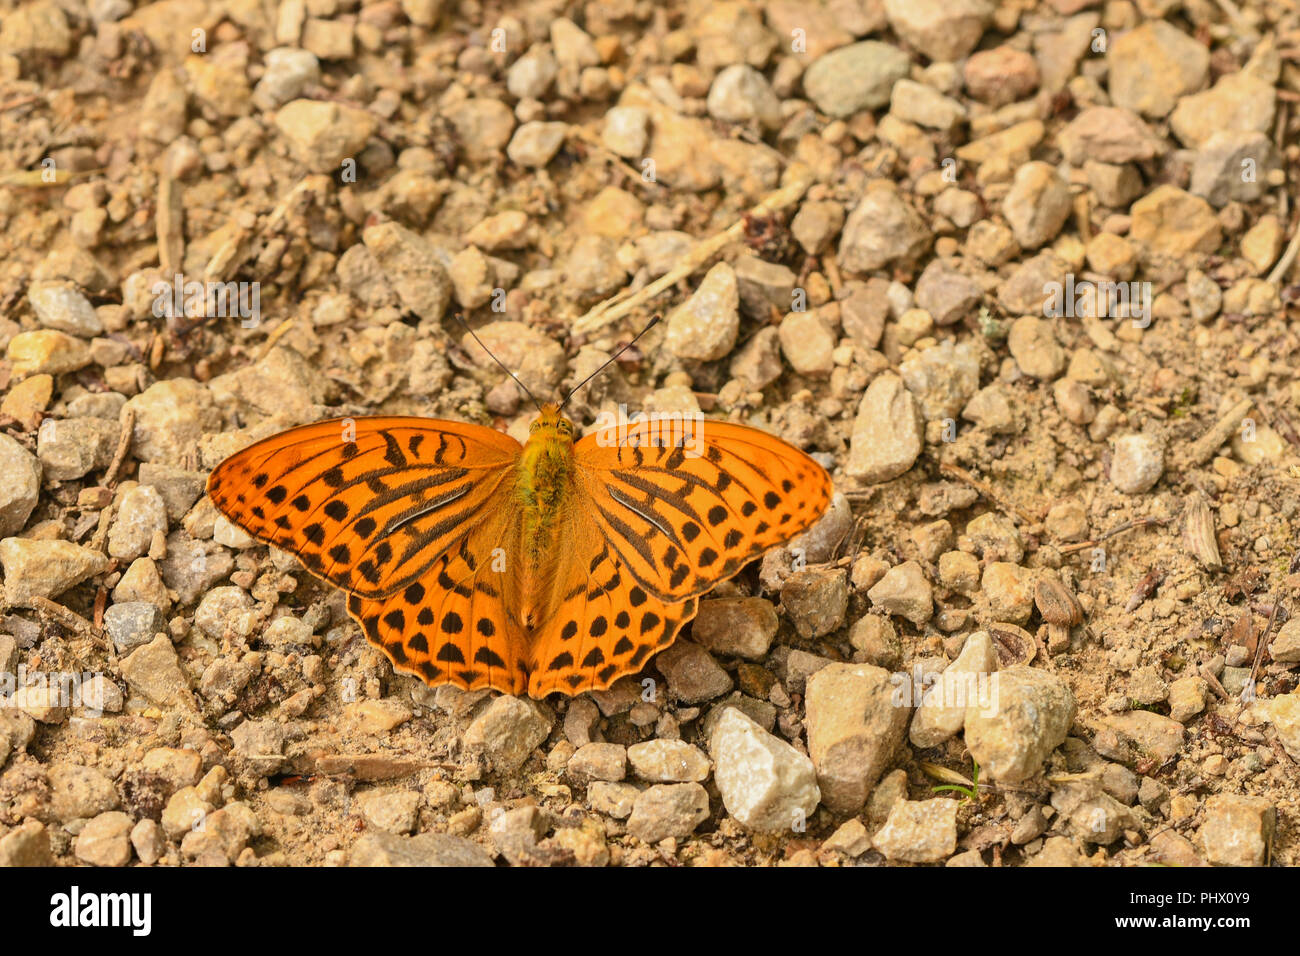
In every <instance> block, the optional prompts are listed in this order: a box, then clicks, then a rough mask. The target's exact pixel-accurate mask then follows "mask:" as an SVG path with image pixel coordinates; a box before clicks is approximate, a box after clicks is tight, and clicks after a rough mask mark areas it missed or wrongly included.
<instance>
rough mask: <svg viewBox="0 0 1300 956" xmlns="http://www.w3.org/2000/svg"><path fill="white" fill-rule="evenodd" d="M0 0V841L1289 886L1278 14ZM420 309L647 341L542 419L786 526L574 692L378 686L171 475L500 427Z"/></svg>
mask: <svg viewBox="0 0 1300 956" xmlns="http://www.w3.org/2000/svg"><path fill="white" fill-rule="evenodd" d="M0 10H2V11H3V13H2V15H0V225H2V226H3V232H2V233H0V236H2V238H0V242H3V243H4V250H3V257H2V260H0V261H2V263H3V265H2V266H0V349H3V350H4V355H5V357H4V360H3V362H0V389H3V399H2V400H0V432H2V434H0V566H2V567H3V576H4V599H5V607H4V609H3V612H2V614H0V632H2V633H0V678H2V679H3V681H4V683H3V684H0V703H3V704H5V705H6V706H3V707H0V865H30V864H48V863H51V862H55V863H58V864H66V865H75V864H91V865H96V866H132V865H142V864H143V865H162V866H180V865H228V864H234V865H239V866H274V865H284V864H306V865H344V864H350V865H385V864H397V863H416V864H451V865H491V864H493V863H508V864H511V865H564V864H578V865H595V866H603V865H623V866H638V865H639V866H644V865H714V864H739V865H776V864H783V865H826V866H844V865H867V866H880V865H910V864H943V865H949V866H1019V865H1030V866H1041V865H1071V866H1100V865H1106V866H1141V865H1149V864H1152V863H1163V864H1171V865H1204V864H1212V865H1251V866H1263V865H1270V864H1271V865H1278V864H1282V865H1292V864H1295V863H1297V862H1300V831H1298V829H1297V823H1298V822H1300V789H1298V788H1297V779H1298V778H1297V761H1300V691H1297V689H1296V687H1297V672H1296V669H1297V667H1300V614H1296V611H1297V610H1300V605H1298V604H1297V602H1296V600H1295V598H1296V592H1297V590H1298V589H1300V559H1297V558H1296V557H1294V556H1295V555H1296V554H1297V535H1296V531H1297V525H1298V524H1300V515H1298V514H1297V509H1298V505H1300V501H1298V499H1297V496H1296V490H1297V485H1296V483H1297V478H1300V458H1297V449H1298V448H1300V426H1297V424H1296V423H1297V422H1300V387H1298V386H1297V385H1296V382H1295V378H1294V374H1293V368H1294V364H1295V361H1296V355H1295V353H1296V351H1297V348H1300V337H1297V334H1296V332H1295V331H1294V330H1293V328H1292V326H1291V325H1290V323H1289V321H1288V319H1289V318H1293V317H1294V316H1295V314H1296V311H1297V302H1300V285H1297V284H1296V283H1297V282H1300V271H1297V269H1296V268H1295V267H1294V262H1295V258H1296V255H1295V254H1296V251H1297V248H1298V247H1300V242H1297V241H1296V240H1295V238H1294V237H1295V236H1296V235H1297V232H1296V226H1295V222H1296V218H1297V215H1296V213H1297V210H1296V209H1295V208H1294V205H1295V202H1294V198H1293V188H1292V186H1291V183H1292V182H1293V181H1294V180H1293V177H1294V167H1295V164H1296V161H1297V159H1298V158H1300V148H1298V147H1297V146H1296V145H1295V133H1296V130H1297V127H1300V117H1298V115H1297V114H1298V113H1300V109H1298V108H1297V106H1298V104H1300V15H1298V14H1297V12H1296V10H1295V8H1294V4H1290V3H1275V4H1262V3H1258V2H1255V0H1238V2H1237V3H1229V2H1224V0H1220V2H1211V0H1185V2H1179V0H1137V2H1128V0H1110V2H1106V3H1104V4H1103V3H1098V2H1096V0H1048V2H1042V3H1040V2H1035V0H1018V2H1004V3H999V4H996V5H994V4H993V3H991V2H988V0H827V2H825V3H818V2H797V0H756V2H752V3H751V2H730V0H727V2H715V3H702V2H671V3H668V4H665V5H661V4H655V3H650V2H648V0H602V2H590V3H563V2H537V3H529V4H504V5H502V4H491V5H488V4H482V3H478V2H464V3H451V2H447V3H444V2H441V0H400V2H399V0H376V2H365V3H360V2H358V0H311V2H306V3H305V2H303V0H284V2H281V3H278V4H276V3H270V2H262V3H258V2H254V0H229V2H208V0H163V2H159V3H152V4H147V5H146V4H140V5H134V4H133V3H132V0H90V2H89V3H86V2H83V0H57V2H50V0H37V2H33V3H23V4H14V3H12V2H11V0H6V2H3V3H0ZM457 312H460V313H463V314H464V315H465V317H466V320H467V321H468V322H469V323H470V325H471V326H472V327H474V328H475V329H476V330H477V331H478V333H479V335H480V336H481V337H482V339H483V340H484V341H485V342H486V343H487V344H488V345H489V347H490V348H491V349H492V350H493V352H494V353H495V354H496V355H497V356H498V357H499V358H500V359H501V360H502V361H503V362H504V363H505V364H506V365H508V366H509V367H511V368H512V369H515V370H516V371H517V372H518V373H519V375H520V377H521V378H522V379H523V380H524V381H525V382H526V383H527V384H528V386H529V387H530V388H531V389H532V390H533V391H535V392H538V393H539V394H543V395H553V394H555V393H556V392H557V391H559V390H560V389H561V388H562V387H563V386H564V385H566V384H569V385H571V384H573V383H575V382H577V381H578V380H580V379H581V378H582V377H583V376H585V375H586V374H587V373H589V372H590V371H592V370H593V369H595V368H596V367H597V366H598V365H599V364H600V363H601V362H603V361H604V360H605V359H606V358H608V356H609V355H610V354H611V353H612V351H613V350H614V349H615V348H616V347H617V346H618V345H619V344H621V343H622V342H625V341H627V339H628V338H629V337H630V335H631V334H633V333H634V332H635V331H636V330H638V329H639V328H641V327H642V326H643V325H644V323H645V321H646V320H647V318H648V317H649V316H650V315H652V314H654V313H656V312H662V313H663V314H664V315H665V317H666V321H665V322H664V323H663V324H662V325H661V326H660V327H659V328H656V329H654V330H653V331H652V332H651V333H650V334H649V335H647V336H646V338H645V339H643V340H642V342H641V343H639V344H638V346H637V347H636V349H635V350H634V351H632V352H629V353H627V354H625V355H624V356H623V357H622V358H621V359H620V360H619V362H618V363H617V365H616V366H615V367H614V368H612V369H611V370H609V371H608V372H606V373H605V374H604V375H603V376H602V377H601V378H599V379H598V380H597V381H596V382H594V383H593V384H592V385H591V386H589V387H588V389H586V390H585V391H584V392H582V393H581V394H580V396H579V397H578V399H577V400H575V404H574V406H573V408H572V411H573V414H574V417H575V420H576V421H577V423H578V425H579V426H580V427H585V426H589V425H590V424H591V423H592V422H593V421H594V420H595V418H596V416H597V415H598V414H600V413H601V412H604V411H611V410H613V409H616V408H617V406H618V405H619V404H620V403H623V404H627V405H628V406H629V407H630V408H631V409H633V410H638V409H647V410H654V411H662V412H678V411H684V412H696V411H702V412H703V413H705V414H707V415H711V416H717V417H727V418H731V419H734V420H738V421H746V422H750V423H753V424H757V425H760V426H762V427H764V428H766V429H768V430H769V431H772V432H773V433H775V434H778V435H781V436H782V437H784V438H785V439H786V440H788V441H790V442H791V443H793V444H796V445H798V446H800V447H802V448H804V449H806V450H808V451H809V452H811V453H813V454H814V455H815V456H816V457H818V459H819V460H820V461H822V463H823V464H825V465H826V466H827V468H828V470H830V471H831V473H832V475H833V477H834V481H835V487H836V490H837V492H838V494H837V497H836V499H835V502H834V504H833V506H832V508H831V509H830V511H829V512H828V513H827V515H826V517H825V518H824V519H823V520H822V522H821V523H820V524H819V525H818V526H816V527H815V528H814V529H812V530H811V531H810V532H809V533H808V534H807V535H806V536H805V537H804V539H803V540H801V541H800V542H798V546H797V548H796V550H793V551H792V550H789V549H783V550H780V551H777V552H774V553H771V554H769V555H768V556H767V557H765V558H764V559H763V560H762V561H761V562H759V563H756V564H754V565H753V566H751V567H750V568H749V569H747V570H746V571H745V572H744V573H742V574H741V575H740V576H739V577H737V578H736V579H734V580H733V581H731V582H728V583H726V584H724V585H721V586H719V587H718V588H717V589H716V590H715V591H714V592H713V593H712V594H711V595H710V596H709V597H708V598H707V599H706V600H704V601H703V602H702V603H701V607H700V613H699V617H698V619H697V620H696V621H695V623H694V624H693V626H692V627H690V628H689V629H688V630H687V631H686V632H685V636H684V637H682V638H680V639H679V640H678V642H677V643H676V644H675V645H674V646H673V647H671V648H669V649H668V650H666V651H665V652H663V653H662V654H660V655H659V656H658V657H656V658H655V659H654V660H653V661H652V662H651V663H650V665H649V666H648V667H647V669H646V670H645V672H644V673H643V674H642V675H640V677H639V678H638V679H635V680H634V679H625V680H623V681H621V682H620V683H618V684H616V685H615V686H614V687H613V688H611V689H610V690H609V691H605V692H600V693H593V694H585V695H582V696H580V697H577V698H574V699H571V700H570V699H566V698H562V697H559V696H552V697H551V698H549V699H547V700H545V701H531V700H526V699H517V698H512V697H502V696H499V695H495V694H491V693H487V692H478V693H466V692H463V691H458V690H456V689H454V688H449V687H440V688H436V689H431V688H428V687H425V686H424V685H423V684H420V683H419V682H417V681H415V680H414V679H412V678H410V677H407V676H395V675H394V674H393V672H392V670H391V668H390V666H389V665H388V663H387V661H386V660H385V659H384V658H383V657H382V655H381V654H380V653H379V652H378V651H377V650H375V649H374V648H372V647H370V646H369V645H367V643H366V642H365V640H364V638H363V637H362V635H361V634H360V632H359V630H358V628H357V627H356V626H355V625H354V624H353V623H352V622H351V621H350V620H349V619H348V617H347V615H346V612H345V607H344V596H343V595H342V594H341V593H340V592H338V591H336V590H334V589H332V588H330V587H328V586H326V585H324V584H321V583H320V582H318V581H316V580H315V579H313V578H312V577H311V576H310V575H308V574H307V573H305V572H304V571H302V570H301V568H300V567H299V566H298V565H297V563H296V562H295V561H294V560H293V559H292V558H291V557H290V556H288V555H285V554H282V553H278V552H275V551H274V550H272V551H271V552H270V553H268V550H267V549H266V548H265V547H262V546H260V545H256V544H255V543H254V542H252V541H251V540H250V539H248V538H247V537H246V536H245V535H244V534H243V533H242V532H240V531H239V530H238V529H237V528H235V527H234V526H232V525H231V524H230V523H229V522H228V521H226V519H225V518H224V517H221V516H219V515H218V513H217V512H216V511H215V509H214V508H213V506H212V504H211V503H210V502H209V501H208V500H207V498H206V497H204V494H203V489H204V481H205V479H206V475H207V472H208V471H209V470H211V468H212V467H213V466H215V465H216V464H217V463H218V462H219V461H220V460H221V459H222V458H224V457H225V456H226V455H228V454H230V453H232V452H234V451H237V450H239V449H240V448H242V447H244V446H245V445H247V444H248V443H250V442H251V441H253V440H256V439H258V438H261V437H264V436H266V435H270V434H274V433H275V432H277V431H279V430H281V429H283V428H286V427H289V426H292V425H295V424H300V423H304V422H309V421H314V420H317V419H320V418H324V417H328V416H334V415H357V414H367V413H374V412H386V413H403V414H419V415H426V416H430V417H444V418H456V419H460V420H466V421H473V422H478V423H482V424H493V425H496V426H497V427H500V428H502V429H506V430H508V431H510V432H511V433H512V434H515V435H517V436H519V435H522V434H524V433H525V432H526V428H527V425H528V422H529V421H530V420H531V417H532V412H531V408H530V406H529V405H528V403H527V402H521V400H520V395H519V393H518V391H517V390H516V389H515V388H514V386H513V385H512V384H510V383H509V382H508V381H507V380H506V378H505V376H504V375H503V374H502V372H501V371H500V369H499V368H497V367H496V366H495V365H494V364H493V363H492V362H491V360H490V359H489V358H487V357H486V356H485V355H484V354H483V353H482V352H481V351H480V350H478V349H476V348H474V347H472V345H470V344H469V343H468V342H467V337H466V336H465V334H464V330H463V329H462V328H461V327H460V326H459V325H458V324H457V323H456V322H455V321H453V319H452V316H453V314H455V313H457ZM1293 615H1295V617H1294V619H1292V616H1293Z"/></svg>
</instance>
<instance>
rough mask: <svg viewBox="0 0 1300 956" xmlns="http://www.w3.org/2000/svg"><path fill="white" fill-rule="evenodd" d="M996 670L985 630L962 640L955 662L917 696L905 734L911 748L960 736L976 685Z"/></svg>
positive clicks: (984, 682) (993, 651)
mask: <svg viewBox="0 0 1300 956" xmlns="http://www.w3.org/2000/svg"><path fill="white" fill-rule="evenodd" d="M997 669H998V656H997V651H996V650H995V649H994V647H993V640H992V638H990V637H989V633H988V631H976V632H975V633H974V634H972V635H971V636H970V637H968V638H966V644H965V645H964V646H963V647H962V649H961V653H960V654H958V655H957V659H956V660H954V661H953V662H952V663H951V664H949V665H948V666H947V668H945V669H944V671H943V673H942V674H940V675H939V678H938V680H936V681H935V682H934V684H933V686H931V687H928V688H926V690H925V692H924V694H923V695H922V696H921V700H920V702H919V703H918V704H917V707H916V710H915V712H914V713H913V715H912V726H911V729H910V730H909V731H908V739H909V740H911V741H912V745H913V746H915V747H920V748H922V749H925V748H927V747H937V746H938V745H939V744H941V743H943V742H944V741H945V740H948V739H950V738H951V737H954V736H955V735H956V734H958V733H960V732H961V729H962V728H963V727H964V726H965V725H966V707H967V705H969V704H970V702H971V701H973V700H977V699H978V697H979V685H980V684H981V683H983V684H986V685H987V683H988V680H989V676H988V675H990V674H992V673H993V672H994V671H996V670H997Z"/></svg>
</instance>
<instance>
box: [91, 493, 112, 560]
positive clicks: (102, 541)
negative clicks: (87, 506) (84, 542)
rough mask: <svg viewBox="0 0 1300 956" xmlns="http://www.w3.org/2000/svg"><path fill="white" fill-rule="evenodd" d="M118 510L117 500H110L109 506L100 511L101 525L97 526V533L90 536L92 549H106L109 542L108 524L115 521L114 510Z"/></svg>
mask: <svg viewBox="0 0 1300 956" xmlns="http://www.w3.org/2000/svg"><path fill="white" fill-rule="evenodd" d="M115 510H116V508H115V501H110V502H109V503H108V507H107V508H105V509H104V510H103V511H101V512H100V513H99V525H98V526H97V527H96V528H95V533H94V534H93V535H91V537H90V544H89V545H88V547H89V548H90V550H92V551H101V552H104V553H105V554H107V552H106V551H105V545H106V544H107V542H108V526H109V524H111V523H112V521H113V512H114V511H115Z"/></svg>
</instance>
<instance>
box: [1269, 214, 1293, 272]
mask: <svg viewBox="0 0 1300 956" xmlns="http://www.w3.org/2000/svg"><path fill="white" fill-rule="evenodd" d="M1297 255H1300V222H1298V223H1297V224H1296V228H1295V231H1294V232H1293V233H1292V235H1291V241H1290V242H1288V243H1287V246H1286V252H1284V253H1282V258H1281V259H1279V260H1277V265H1275V266H1274V267H1273V271H1272V272H1270V273H1269V274H1268V279H1267V280H1266V281H1267V282H1269V283H1270V284H1272V285H1278V284H1279V283H1280V282H1281V281H1282V280H1283V279H1285V278H1286V274H1287V272H1288V271H1289V270H1290V269H1291V264H1292V263H1293V262H1295V257H1296V256H1297Z"/></svg>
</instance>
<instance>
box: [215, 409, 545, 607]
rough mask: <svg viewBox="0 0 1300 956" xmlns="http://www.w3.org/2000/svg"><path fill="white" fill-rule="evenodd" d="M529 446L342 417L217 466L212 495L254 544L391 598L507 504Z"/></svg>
mask: <svg viewBox="0 0 1300 956" xmlns="http://www.w3.org/2000/svg"><path fill="white" fill-rule="evenodd" d="M520 450H521V448H520V445H519V443H518V442H517V441H515V440H514V439H513V438H511V437H509V436H508V435H504V434H502V433H501V432H498V431H494V430H493V429H490V428H484V427H482V426H479V425H465V424H461V423H458V422H445V421H435V420H432V419H425V418H407V417H398V416H375V417H361V418H356V419H333V420H330V421H324V422H317V423H315V424H312V425H303V426H301V427H299V428H292V429H290V430H289V431H286V432H282V433H280V434H278V435H274V436H272V437H270V438H267V439H264V440H263V441H260V442H257V443H255V444H253V445H251V446H249V447H248V448H245V449H244V450H243V451H241V452H238V453H236V454H234V455H232V456H230V457H229V458H227V459H226V460H225V461H223V462H222V463H221V464H220V465H218V466H217V467H216V469H215V470H214V471H213V472H212V475H211V477H210V478H209V479H208V494H209V495H210V496H211V498H212V500H213V502H214V503H215V504H216V506H217V507H218V508H219V509H220V510H221V511H222V513H224V514H225V515H226V516H227V517H228V518H229V519H230V520H231V521H233V522H234V523H235V524H237V525H238V526H239V527H241V528H243V529H244V530H245V531H247V532H248V533H249V534H251V535H252V536H253V537H255V538H258V539H259V540H261V541H265V542H267V543H269V544H274V545H275V546H276V547H278V548H281V549H283V550H285V551H289V552H292V553H293V554H296V555H297V556H298V558H299V559H300V560H301V561H302V562H303V564H304V565H305V566H306V567H307V569H308V570H309V571H311V572H313V573H314V574H316V575H318V576H319V577H322V578H325V579H326V580H328V581H330V582H332V583H333V584H336V585H338V586H339V587H342V588H344V589H346V590H348V591H349V592H351V593H353V594H356V595H359V596H361V597H364V598H381V597H384V596H386V595H389V594H392V593H393V592H395V591H397V590H400V589H403V588H406V587H409V586H410V585H411V584H413V583H415V582H417V581H419V580H420V579H421V578H422V577H424V576H425V574H426V572H427V571H428V570H429V569H430V567H432V565H433V563H434V561H435V559H436V558H438V557H439V556H440V555H442V554H443V553H444V552H446V551H447V549H448V548H449V547H451V545H452V544H453V543H454V542H456V541H458V540H459V539H460V538H462V537H463V536H464V535H465V534H466V533H467V532H468V531H469V530H470V529H471V528H472V527H474V525H475V524H477V523H478V522H481V521H482V520H484V519H485V517H486V516H487V515H488V514H490V513H491V512H492V511H493V510H494V507H496V506H498V505H499V504H500V503H501V502H502V501H504V500H506V499H508V498H509V493H510V491H511V488H512V482H513V477H514V471H513V468H514V465H515V464H516V462H517V461H518V458H519V453H520Z"/></svg>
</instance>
